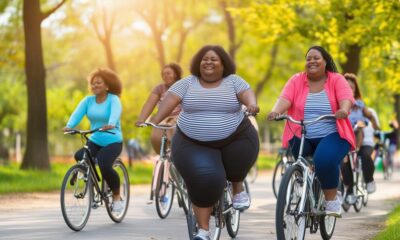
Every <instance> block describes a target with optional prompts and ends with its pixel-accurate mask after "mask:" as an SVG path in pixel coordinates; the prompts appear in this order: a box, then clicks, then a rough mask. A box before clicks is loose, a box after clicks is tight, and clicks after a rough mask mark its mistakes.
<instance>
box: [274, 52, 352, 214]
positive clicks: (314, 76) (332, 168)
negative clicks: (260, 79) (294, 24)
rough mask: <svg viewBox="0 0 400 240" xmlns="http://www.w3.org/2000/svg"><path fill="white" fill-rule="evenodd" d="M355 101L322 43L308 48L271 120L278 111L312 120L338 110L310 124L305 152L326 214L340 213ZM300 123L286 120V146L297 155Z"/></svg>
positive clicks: (283, 139) (276, 105) (284, 139)
mask: <svg viewBox="0 0 400 240" xmlns="http://www.w3.org/2000/svg"><path fill="white" fill-rule="evenodd" d="M353 103H354V98H353V92H352V90H351V88H350V86H349V84H348V83H347V82H346V80H345V79H344V77H343V76H342V75H340V74H338V73H337V70H336V65H335V62H334V61H333V59H332V57H331V55H330V54H329V53H328V52H327V51H326V50H325V49H324V48H322V47H320V46H313V47H311V48H310V49H309V50H308V51H307V55H306V64H305V72H301V73H297V74H295V75H294V76H293V77H292V78H291V79H289V81H288V82H287V83H286V85H285V87H284V89H283V90H282V93H281V96H280V97H279V99H278V101H277V102H276V103H275V106H274V107H273V109H272V111H271V113H269V114H268V120H273V119H275V118H276V117H277V116H278V115H279V114H282V113H285V112H286V111H287V112H288V115H290V116H292V117H293V118H295V119H297V120H300V119H304V120H313V119H315V118H316V117H319V116H321V115H325V114H335V116H336V120H326V121H321V122H318V123H316V124H311V125H308V126H307V132H306V139H305V142H304V149H303V155H304V156H312V155H313V160H314V164H315V173H316V175H317V177H318V180H319V181H320V183H321V187H322V189H323V191H324V195H325V201H326V214H328V215H332V216H340V215H341V200H340V199H339V198H338V197H337V196H336V193H337V186H338V181H339V167H340V163H341V162H342V160H343V158H344V156H345V155H346V154H347V153H348V152H349V150H350V148H352V149H354V148H355V138H354V133H353V129H352V126H351V124H350V121H349V119H348V114H349V112H350V110H351V107H352V105H353ZM300 135H301V127H300V126H299V125H295V124H290V123H288V122H286V125H285V130H284V133H283V137H282V141H283V146H284V147H287V146H288V145H290V146H291V148H292V153H293V155H294V156H295V158H297V156H298V154H299V147H300Z"/></svg>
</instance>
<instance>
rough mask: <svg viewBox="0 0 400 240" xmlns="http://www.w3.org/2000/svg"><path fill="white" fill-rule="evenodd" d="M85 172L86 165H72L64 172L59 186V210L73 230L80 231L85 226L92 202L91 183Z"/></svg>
mask: <svg viewBox="0 0 400 240" xmlns="http://www.w3.org/2000/svg"><path fill="white" fill-rule="evenodd" d="M86 173H87V168H86V167H84V166H82V165H74V166H72V167H71V168H70V169H69V170H68V171H67V173H66V174H65V176H64V179H63V182H62V186H61V192H60V204H61V212H62V215H63V218H64V221H65V223H66V224H67V226H68V227H69V228H71V229H72V230H74V231H80V230H82V229H83V228H84V227H85V226H86V223H87V221H88V219H89V216H90V211H91V206H92V202H93V184H92V180H91V179H90V177H87V175H86ZM70 205H71V206H70ZM75 212H76V213H75Z"/></svg>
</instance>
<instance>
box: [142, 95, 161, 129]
mask: <svg viewBox="0 0 400 240" xmlns="http://www.w3.org/2000/svg"><path fill="white" fill-rule="evenodd" d="M158 101H160V97H159V96H158V95H157V94H155V93H151V94H150V95H149V97H148V98H147V100H146V102H145V103H144V105H143V107H142V110H141V112H140V115H139V117H138V119H137V121H136V125H137V126H139V125H140V124H141V123H143V122H145V121H146V119H147V118H148V117H149V116H150V114H151V113H152V112H153V110H154V108H155V106H156V105H157V103H158Z"/></svg>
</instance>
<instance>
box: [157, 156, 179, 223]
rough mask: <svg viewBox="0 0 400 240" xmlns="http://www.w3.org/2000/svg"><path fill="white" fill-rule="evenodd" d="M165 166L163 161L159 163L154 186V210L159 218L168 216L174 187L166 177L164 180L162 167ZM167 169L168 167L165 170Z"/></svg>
mask: <svg viewBox="0 0 400 240" xmlns="http://www.w3.org/2000/svg"><path fill="white" fill-rule="evenodd" d="M165 166H167V165H166V164H165V163H164V164H162V165H161V167H160V171H159V175H158V176H157V178H156V179H157V188H156V192H155V194H156V210H157V214H158V216H159V217H160V218H161V219H164V218H166V217H167V216H168V214H169V212H170V211H171V208H172V203H173V202H174V193H175V187H174V185H173V184H172V183H171V181H170V180H169V179H168V180H167V182H165V181H164V168H165ZM167 171H169V169H168V170H167Z"/></svg>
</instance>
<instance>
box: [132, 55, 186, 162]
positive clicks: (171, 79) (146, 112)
mask: <svg viewBox="0 0 400 240" xmlns="http://www.w3.org/2000/svg"><path fill="white" fill-rule="evenodd" d="M161 77H162V79H163V81H164V83H161V84H159V85H157V86H156V87H154V89H153V91H152V92H151V94H150V95H149V97H148V98H147V100H146V102H145V103H144V105H143V107H142V110H141V112H140V115H139V117H138V119H137V121H136V126H141V124H143V123H144V122H145V121H146V119H147V118H148V117H149V116H150V114H151V113H152V112H153V110H154V108H155V106H156V105H159V103H160V102H161V101H162V100H163V99H164V97H165V95H166V93H167V91H168V89H169V88H170V87H171V86H172V85H173V84H174V83H175V82H176V81H178V80H179V79H181V77H182V68H181V67H180V66H179V65H178V64H176V63H170V64H167V65H165V66H164V67H163V69H162V71H161ZM180 111H181V107H180V105H178V106H176V107H175V109H174V110H173V111H172V112H171V113H170V114H169V115H168V116H167V117H166V118H165V119H163V123H165V124H169V125H173V124H175V123H176V118H177V116H178V114H179V112H180ZM173 133H174V130H173V129H171V130H168V131H167V138H168V140H169V141H171V138H172V135H173ZM161 137H162V130H160V129H157V128H153V129H152V132H151V137H150V139H151V145H152V146H153V149H154V151H155V152H156V153H157V154H159V153H160V147H161Z"/></svg>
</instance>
